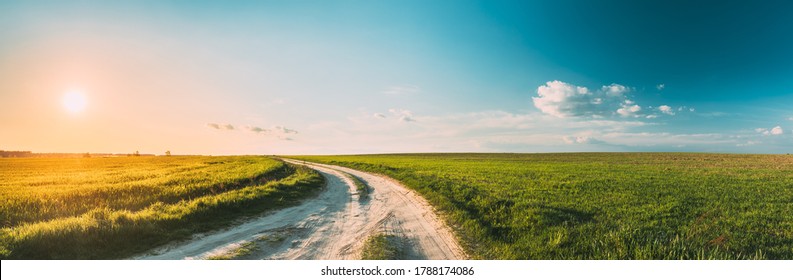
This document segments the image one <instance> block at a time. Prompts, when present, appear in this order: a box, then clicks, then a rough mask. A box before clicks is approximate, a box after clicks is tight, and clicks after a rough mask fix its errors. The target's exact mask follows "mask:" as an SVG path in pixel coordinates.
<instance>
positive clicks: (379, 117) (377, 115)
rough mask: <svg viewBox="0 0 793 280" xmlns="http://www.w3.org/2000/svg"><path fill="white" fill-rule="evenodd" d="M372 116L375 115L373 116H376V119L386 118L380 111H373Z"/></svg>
mask: <svg viewBox="0 0 793 280" xmlns="http://www.w3.org/2000/svg"><path fill="white" fill-rule="evenodd" d="M372 117H375V118H378V119H385V118H386V115H383V114H381V113H374V114H373V115H372Z"/></svg>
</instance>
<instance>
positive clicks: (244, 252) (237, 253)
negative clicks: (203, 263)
mask: <svg viewBox="0 0 793 280" xmlns="http://www.w3.org/2000/svg"><path fill="white" fill-rule="evenodd" d="M254 250H256V242H253V241H246V242H243V243H242V244H240V246H239V247H237V248H236V249H234V250H232V251H231V252H227V253H225V254H220V255H215V256H211V257H209V258H207V260H233V259H238V258H241V257H245V256H248V255H250V254H251V253H253V251H254Z"/></svg>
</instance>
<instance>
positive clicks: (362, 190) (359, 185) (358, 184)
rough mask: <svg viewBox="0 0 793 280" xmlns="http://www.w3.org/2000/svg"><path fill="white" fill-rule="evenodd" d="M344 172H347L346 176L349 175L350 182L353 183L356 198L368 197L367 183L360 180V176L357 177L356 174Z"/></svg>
mask: <svg viewBox="0 0 793 280" xmlns="http://www.w3.org/2000/svg"><path fill="white" fill-rule="evenodd" d="M345 174H347V176H349V177H350V179H351V180H352V183H353V184H354V185H355V190H356V191H358V199H360V200H364V199H367V198H369V191H370V190H369V185H367V184H366V182H364V181H363V180H361V178H358V176H355V175H352V174H349V173H345Z"/></svg>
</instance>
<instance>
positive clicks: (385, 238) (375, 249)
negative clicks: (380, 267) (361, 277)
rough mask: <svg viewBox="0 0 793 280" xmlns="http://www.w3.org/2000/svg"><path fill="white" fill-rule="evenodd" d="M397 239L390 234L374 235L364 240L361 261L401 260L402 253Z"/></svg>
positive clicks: (402, 257)
mask: <svg viewBox="0 0 793 280" xmlns="http://www.w3.org/2000/svg"><path fill="white" fill-rule="evenodd" d="M399 245H400V244H399V237H397V236H395V235H391V234H384V233H379V234H374V235H371V236H369V238H368V239H366V242H365V243H364V245H363V249H362V252H361V259H363V260H401V259H404V252H403V251H402V249H401V248H400V246H399Z"/></svg>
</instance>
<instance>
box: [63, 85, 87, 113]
mask: <svg viewBox="0 0 793 280" xmlns="http://www.w3.org/2000/svg"><path fill="white" fill-rule="evenodd" d="M86 105H88V100H86V99H85V93H84V92H83V91H82V90H69V91H67V92H66V93H65V94H64V95H63V106H64V107H65V108H66V110H67V111H69V112H72V113H79V112H82V111H83V110H85V106H86Z"/></svg>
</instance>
